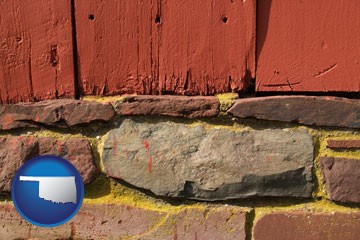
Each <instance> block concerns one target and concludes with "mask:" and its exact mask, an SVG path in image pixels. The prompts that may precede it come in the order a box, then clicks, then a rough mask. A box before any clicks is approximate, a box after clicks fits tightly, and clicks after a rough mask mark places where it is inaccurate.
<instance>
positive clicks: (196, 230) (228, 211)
mask: <svg viewBox="0 0 360 240" xmlns="http://www.w3.org/2000/svg"><path fill="white" fill-rule="evenodd" d="M245 214H246V213H245V212H243V211H242V210H240V209H239V208H236V207H218V208H211V207H208V208H195V207H194V208H187V209H184V210H181V211H180V212H176V211H174V212H170V213H166V212H159V211H155V210H147V209H143V208H141V207H131V206H127V205H122V204H84V205H83V206H82V207H81V209H80V211H79V212H78V213H77V215H76V216H75V217H74V218H73V219H72V220H71V221H70V222H68V223H66V224H64V225H62V226H60V227H56V228H50V229H44V228H37V227H34V226H33V225H30V224H29V223H27V222H26V221H25V220H23V219H22V218H21V217H20V216H19V214H18V213H17V212H16V210H15V209H14V207H13V205H12V204H6V203H2V204H0V239H15V238H19V239H22V238H25V239H29V238H40V239H55V238H59V239H68V238H73V239H122V238H133V239H177V240H187V239H199V240H200V239H209V240H211V239H224V240H227V239H229V240H230V239H245Z"/></svg>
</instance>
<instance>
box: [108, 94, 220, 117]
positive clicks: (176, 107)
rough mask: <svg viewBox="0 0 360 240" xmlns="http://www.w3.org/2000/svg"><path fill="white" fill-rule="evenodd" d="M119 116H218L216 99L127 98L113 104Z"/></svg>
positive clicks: (183, 97) (182, 97) (218, 104)
mask: <svg viewBox="0 0 360 240" xmlns="http://www.w3.org/2000/svg"><path fill="white" fill-rule="evenodd" d="M114 105H115V106H114V107H115V111H116V112H117V113H118V114H119V115H163V116H173V117H187V118H197V117H212V116H217V115H218V114H219V109H220V103H219V101H218V100H217V98H216V97H202V96H196V97H187V96H129V97H126V98H125V99H124V100H123V101H119V102H118V103H117V102H115V103H114Z"/></svg>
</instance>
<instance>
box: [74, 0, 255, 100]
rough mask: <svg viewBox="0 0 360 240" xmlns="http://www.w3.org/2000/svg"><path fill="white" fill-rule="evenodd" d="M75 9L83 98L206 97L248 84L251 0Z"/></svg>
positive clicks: (89, 4) (153, 1)
mask: <svg viewBox="0 0 360 240" xmlns="http://www.w3.org/2000/svg"><path fill="white" fill-rule="evenodd" d="M75 10H76V11H75V12H76V29H77V41H78V42H77V43H78V51H79V57H78V60H79V70H80V71H79V72H80V86H81V88H82V91H83V94H85V95H89V94H101V95H113V94H124V93H137V94H170V93H171V94H186V95H196V94H201V95H211V94H215V93H219V92H230V91H238V90H242V89H244V88H245V87H246V86H247V85H248V83H249V80H250V77H251V76H253V77H254V72H255V39H254V38H255V10H256V9H255V1H254V0H248V1H240V0H232V1H230V0H229V1H226V2H225V1H221V2H218V1H214V0H199V1H192V0H184V1H177V0H166V1H165V0H149V1H145V0H134V1H114V0H110V1H106V3H105V1H101V0H91V1H81V0H75ZM224 21H225V22H224Z"/></svg>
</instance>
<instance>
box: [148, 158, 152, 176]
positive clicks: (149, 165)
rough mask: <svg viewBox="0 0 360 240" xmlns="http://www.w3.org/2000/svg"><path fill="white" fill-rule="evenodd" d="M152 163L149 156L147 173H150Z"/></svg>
mask: <svg viewBox="0 0 360 240" xmlns="http://www.w3.org/2000/svg"><path fill="white" fill-rule="evenodd" d="M152 161H153V159H152V157H151V156H150V158H149V164H148V171H149V172H152Z"/></svg>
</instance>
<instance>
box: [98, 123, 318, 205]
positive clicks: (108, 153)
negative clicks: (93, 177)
mask: <svg viewBox="0 0 360 240" xmlns="http://www.w3.org/2000/svg"><path fill="white" fill-rule="evenodd" d="M102 161H103V164H104V167H105V172H106V173H107V174H108V175H109V176H111V177H114V178H119V179H123V180H124V181H126V182H128V183H130V184H132V185H134V186H136V187H139V188H143V189H148V190H150V191H152V192H153V193H155V194H156V195H161V196H168V197H185V198H190V199H204V200H221V199H232V198H247V197H254V196H294V197H310V196H311V191H312V183H311V180H312V174H311V169H312V164H313V142H312V137H311V136H310V135H309V134H307V133H306V132H304V131H299V130H294V131H292V130H288V131H285V130H280V129H271V130H259V131H255V130H254V131H235V130H232V129H229V128H226V127H219V128H206V125H200V124H199V125H196V126H194V125H186V124H177V123H171V122H159V123H145V122H136V121H134V120H130V119H126V120H124V121H123V123H122V124H121V126H120V127H119V128H118V129H114V130H111V131H110V132H109V133H108V135H107V136H106V137H105V139H104V147H103V151H102Z"/></svg>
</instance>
